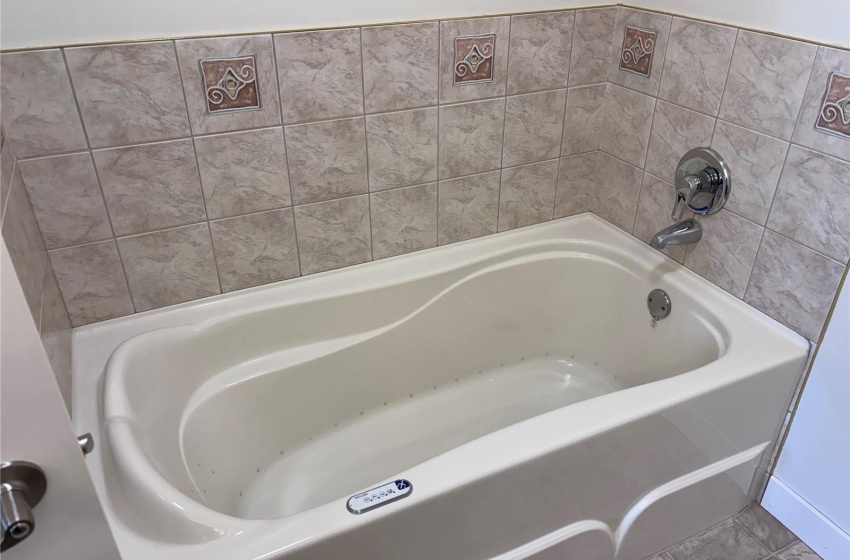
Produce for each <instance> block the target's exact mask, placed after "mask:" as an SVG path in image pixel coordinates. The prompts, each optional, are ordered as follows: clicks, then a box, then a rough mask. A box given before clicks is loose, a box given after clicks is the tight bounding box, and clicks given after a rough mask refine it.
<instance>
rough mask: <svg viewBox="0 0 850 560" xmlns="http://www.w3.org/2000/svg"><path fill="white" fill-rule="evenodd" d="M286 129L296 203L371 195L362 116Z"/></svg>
mask: <svg viewBox="0 0 850 560" xmlns="http://www.w3.org/2000/svg"><path fill="white" fill-rule="evenodd" d="M284 130H285V134H286V147H287V152H288V154H289V180H290V182H291V186H292V200H293V202H294V203H295V204H309V203H313V202H320V201H323V200H330V199H332V198H339V197H342V196H351V195H355V194H361V193H365V192H368V190H369V186H368V177H367V170H366V127H365V121H364V119H363V117H358V118H353V119H341V120H337V121H327V122H321V123H310V124H302V125H296V126H287V127H286V128H285V129H284Z"/></svg>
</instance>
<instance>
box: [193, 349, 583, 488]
mask: <svg viewBox="0 0 850 560" xmlns="http://www.w3.org/2000/svg"><path fill="white" fill-rule="evenodd" d="M546 356H549V352H546ZM575 357H576V356H575V354H571V355H570V359H571V360H574V359H575ZM519 360H520V361H521V362H522V361H525V356H522V357H521V358H520V359H519ZM593 365H594V366H597V365H599V364H598V363H597V362H593ZM499 367H505V364H504V363H501V364H499ZM483 373H484V370H481V369H480V370H478V375H481V374H483ZM459 381H460V377H455V383H458V382H459ZM437 387H438V385H434V389H435V390H436V389H437ZM410 398H411V399H412V398H413V393H410ZM388 404H390V403H389V401H384V406H387V405H388ZM363 414H365V411H363V410H361V411H360V416H363ZM338 426H339V422H334V428H336V427H338ZM307 441H313V436H310V437H308V438H307ZM280 454H281V455H283V450H281V451H280ZM197 465H198V468H201V464H200V463H197ZM262 470H263V469H262V468H261V467H257V472H260V471H262ZM210 472H212V474H215V469H212V470H211V471H210ZM189 491H190V492H192V493H193V494H194V492H195V489H194V488H189ZM201 491H202V492H203V493H204V494H206V493H207V489H206V488H202V489H201ZM239 495H240V496H241V495H242V490H240V491H239Z"/></svg>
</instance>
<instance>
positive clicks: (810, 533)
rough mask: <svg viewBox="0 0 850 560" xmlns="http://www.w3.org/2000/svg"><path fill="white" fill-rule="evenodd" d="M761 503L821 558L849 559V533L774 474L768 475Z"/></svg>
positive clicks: (828, 559) (825, 559) (831, 559)
mask: <svg viewBox="0 0 850 560" xmlns="http://www.w3.org/2000/svg"><path fill="white" fill-rule="evenodd" d="M761 505H762V507H764V509H766V510H767V511H769V512H770V513H771V514H772V515H773V516H774V517H775V518H776V519H778V520H779V521H781V522H782V524H783V525H785V526H786V527H788V528H789V529H790V530H791V531H792V532H793V533H794V534H795V535H797V536H798V537H800V540H802V541H803V542H804V543H806V544H807V545H809V548H811V549H812V550H814V551H815V552H817V553H818V554H819V555H820V556H821V557H822V558H823V559H824V560H850V535H847V533H845V532H844V531H842V530H841V528H840V527H838V526H837V525H835V523H833V522H832V521H830V520H829V519H827V518H826V517H824V516H823V515H822V514H821V513H820V512H819V511H817V510H816V509H815V508H813V507H812V506H811V505H810V504H809V503H808V502H806V501H805V500H804V499H803V498H801V497H800V496H799V495H797V493H796V492H794V491H793V490H791V489H790V488H788V487H787V486H786V485H785V484H783V483H782V481H780V480H779V479H777V478H776V477H773V476H772V477H770V481H769V482H768V483H767V490H766V491H765V493H764V497H763V498H762V500H761Z"/></svg>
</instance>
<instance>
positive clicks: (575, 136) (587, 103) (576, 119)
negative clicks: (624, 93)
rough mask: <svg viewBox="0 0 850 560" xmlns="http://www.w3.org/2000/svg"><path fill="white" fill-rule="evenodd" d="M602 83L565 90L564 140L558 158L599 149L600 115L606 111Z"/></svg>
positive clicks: (604, 87)
mask: <svg viewBox="0 0 850 560" xmlns="http://www.w3.org/2000/svg"><path fill="white" fill-rule="evenodd" d="M605 90H606V85H605V84H596V85H592V86H582V87H575V88H570V89H569V90H567V110H566V115H565V116H564V137H563V139H562V141H561V155H562V156H570V155H573V154H581V153H584V152H592V151H593V150H597V149H599V143H600V141H601V138H602V116H603V112H604V109H605Z"/></svg>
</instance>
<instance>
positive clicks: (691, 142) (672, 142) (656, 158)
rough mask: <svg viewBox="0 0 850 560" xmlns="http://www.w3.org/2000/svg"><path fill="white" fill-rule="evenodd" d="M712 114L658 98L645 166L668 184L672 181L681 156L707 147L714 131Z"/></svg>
mask: <svg viewBox="0 0 850 560" xmlns="http://www.w3.org/2000/svg"><path fill="white" fill-rule="evenodd" d="M714 121H715V119H713V118H712V117H707V116H705V115H703V114H701V113H697V112H695V111H691V110H690V109H683V108H682V107H679V106H677V105H671V104H670V103H667V102H666V101H658V103H656V105H655V116H654V117H653V120H652V132H651V133H650V135H649V147H648V148H647V152H646V163H645V164H644V166H643V168H644V169H645V170H646V171H647V172H649V173H652V174H653V175H655V176H656V177H660V178H661V179H663V180H665V181H667V182H668V183H673V182H674V181H675V176H676V168H677V167H678V165H679V160H680V159H682V156H684V155H685V153H687V151H688V150H690V149H692V148H699V147H701V146H708V145H709V144H710V143H711V133H712V132H713V131H714Z"/></svg>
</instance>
